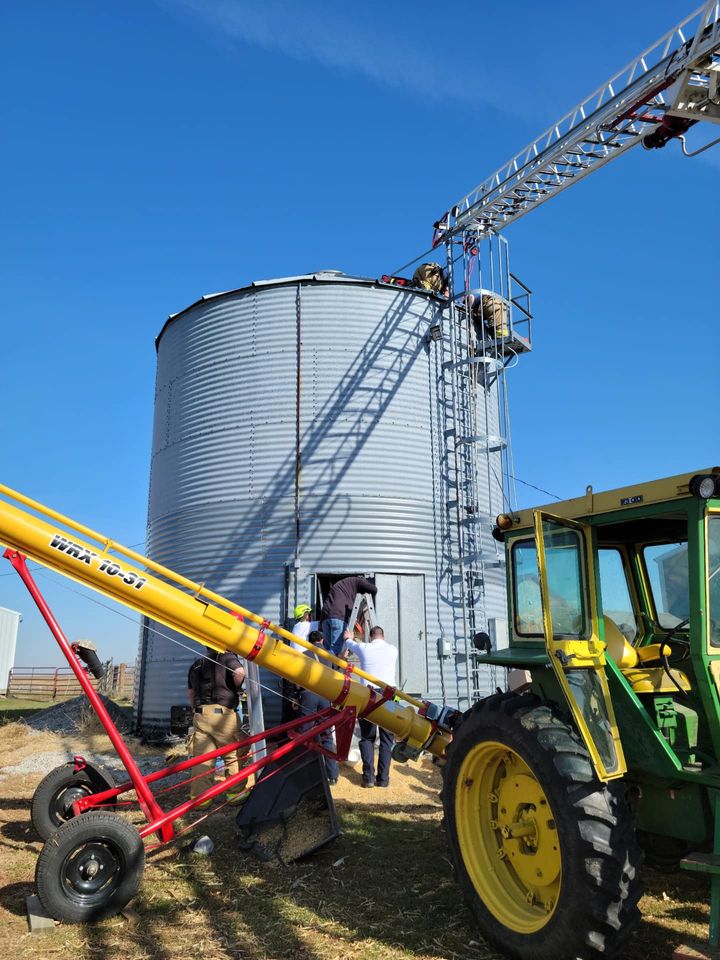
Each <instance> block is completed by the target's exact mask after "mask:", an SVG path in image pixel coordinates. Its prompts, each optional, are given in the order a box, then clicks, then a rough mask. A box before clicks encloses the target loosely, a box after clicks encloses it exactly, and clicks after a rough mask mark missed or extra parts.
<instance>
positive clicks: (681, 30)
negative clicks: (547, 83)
mask: <svg viewBox="0 0 720 960" xmlns="http://www.w3.org/2000/svg"><path fill="white" fill-rule="evenodd" d="M698 120H710V121H712V122H714V123H718V122H720V4H719V3H718V2H717V0H711V2H709V3H705V4H703V5H702V6H701V7H699V8H698V9H697V10H695V11H694V13H691V14H690V16H688V17H686V18H685V19H684V20H682V21H681V22H680V23H678V24H677V25H676V26H674V27H673V28H672V29H671V30H668V32H667V33H665V34H664V35H663V36H662V37H660V39H659V40H657V41H656V42H655V43H654V44H652V45H651V46H650V47H648V48H647V50H644V51H643V52H642V53H641V54H639V55H638V56H637V57H635V58H634V59H633V60H631V61H630V63H629V64H628V65H627V66H626V67H624V68H623V69H622V70H620V71H619V72H618V73H616V74H615V76H613V77H611V78H610V79H609V80H608V81H607V82H606V83H604V84H602V86H600V87H599V88H598V89H597V90H595V91H593V93H591V94H590V96H588V97H586V98H585V99H584V100H582V101H581V102H580V103H579V104H577V106H575V107H573V109H572V110H570V111H568V113H566V114H565V115H564V116H563V117H561V118H560V119H559V120H558V121H556V122H555V123H553V124H552V125H551V126H550V127H548V129H547V130H545V131H543V133H541V134H540V136H539V137H536V138H535V139H534V140H533V141H532V142H531V143H529V144H528V145H527V146H526V147H525V148H524V149H523V150H521V151H520V152H519V153H517V154H515V156H514V157H512V158H511V159H510V160H509V161H508V162H507V163H505V164H504V165H503V166H502V167H500V168H499V169H498V170H496V171H495V172H494V173H493V174H491V175H490V176H489V177H487V178H486V179H485V180H483V181H482V183H480V184H479V185H478V186H477V187H475V189H474V190H471V191H470V193H468V194H466V196H464V197H462V198H461V199H460V200H458V202H457V203H456V204H455V205H454V206H453V207H452V209H451V210H450V211H449V212H448V213H446V214H444V215H443V217H441V218H440V220H439V221H438V222H437V223H436V225H435V228H436V231H437V232H436V241H438V240H439V239H441V238H442V239H447V238H448V237H450V236H455V235H458V234H460V233H462V231H463V230H464V229H466V228H468V227H471V228H474V229H477V230H478V231H479V232H480V233H483V234H491V233H497V232H498V231H499V230H502V229H503V228H505V227H506V226H508V224H510V223H512V222H513V221H514V220H517V219H519V218H520V217H521V216H524V214H526V213H528V212H529V211H530V210H532V209H534V208H535V207H538V206H539V205H540V204H542V203H545V202H546V201H547V200H549V199H550V198H551V197H554V196H556V195H557V194H558V193H562V191H563V190H567V188H568V187H570V186H572V184H573V183H576V182H577V181H578V180H581V179H583V178H584V177H586V176H588V174H590V173H592V172H593V171H594V170H597V169H599V168H600V167H603V166H605V164H606V163H609V162H610V161H611V160H614V159H615V158H616V157H619V156H621V155H622V154H623V153H625V152H627V151H628V150H629V149H631V148H632V147H634V146H636V145H637V144H638V143H642V144H643V146H644V147H646V148H648V149H653V148H656V147H662V146H665V144H666V143H667V142H668V141H669V140H671V139H672V138H674V137H679V136H681V135H682V134H683V133H684V132H685V130H687V129H688V127H690V126H691V125H692V124H694V123H696V122H697V121H698Z"/></svg>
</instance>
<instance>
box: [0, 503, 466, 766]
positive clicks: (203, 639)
mask: <svg viewBox="0 0 720 960" xmlns="http://www.w3.org/2000/svg"><path fill="white" fill-rule="evenodd" d="M0 495H2V496H3V497H5V498H6V499H3V500H0V544H2V545H3V546H5V547H6V548H7V549H6V551H5V556H6V557H7V558H8V559H10V560H11V561H12V560H13V559H17V555H18V554H20V555H21V556H23V557H27V558H29V559H31V560H35V561H37V562H38V563H40V564H42V565H43V566H45V567H48V568H49V569H51V570H54V571H57V572H58V573H61V574H63V575H64V576H66V577H69V578H71V579H73V580H76V581H78V582H79V583H82V584H84V585H85V586H88V587H91V588H92V589H94V590H97V591H98V592H99V593H102V594H104V595H106V596H108V597H111V598H112V599H114V600H117V601H119V602H120V603H122V604H124V605H125V606H127V607H130V608H131V609H133V610H136V611H137V612H138V613H141V614H143V615H144V616H146V617H149V618H151V619H152V620H155V621H157V622H159V623H162V624H164V625H165V626H166V627H170V628H171V629H172V630H177V631H178V632H180V633H182V634H184V635H185V636H187V637H190V638H191V639H193V640H196V641H197V642H198V643H201V644H205V645H206V646H209V647H212V648H213V649H215V650H220V651H226V650H231V651H234V652H235V653H237V654H238V655H239V656H241V657H244V658H245V659H247V660H251V661H254V662H255V663H257V664H258V665H259V666H261V667H264V668H265V669H266V670H269V671H271V672H272V673H274V674H276V675H278V676H280V677H283V678H284V679H286V680H289V681H291V682H292V683H296V684H298V685H299V686H301V687H304V688H305V689H307V690H311V691H313V692H315V693H318V694H320V695H321V696H322V697H324V698H325V699H327V700H329V701H330V703H331V704H333V705H334V706H336V707H337V708H338V709H339V708H341V707H342V708H345V707H354V708H355V710H356V713H357V714H358V715H364V716H368V717H371V719H372V721H373V723H377V724H379V725H380V726H381V727H384V728H385V729H386V730H389V731H390V732H391V733H393V734H394V735H395V737H396V738H397V740H398V741H400V743H401V744H402V746H401V749H400V756H399V757H398V758H399V759H403V758H405V759H408V758H413V757H416V756H418V755H419V754H420V752H421V751H423V750H427V751H429V752H430V753H433V754H436V755H438V756H441V755H442V754H443V753H444V751H445V747H446V745H447V743H448V740H449V734H448V731H447V729H446V727H445V723H446V721H447V719H448V718H449V716H450V714H452V713H454V711H451V710H449V709H448V708H441V707H438V706H436V705H435V704H431V703H428V702H427V701H421V700H417V699H415V698H414V697H411V696H409V695H407V694H405V693H403V692H402V691H400V690H397V689H396V688H395V687H392V686H389V685H388V684H386V683H385V682H384V681H383V680H381V679H378V678H376V677H373V676H371V675H370V674H367V673H365V672H364V671H363V670H361V669H359V668H358V667H353V665H351V664H349V663H347V662H346V661H344V660H341V659H339V658H337V657H334V656H333V655H332V654H330V653H327V652H326V651H324V650H320V651H318V650H317V648H315V647H313V645H312V644H310V643H308V642H306V641H303V640H302V639H301V638H299V637H297V636H295V635H294V634H292V633H289V632H288V631H287V630H284V629H283V628H282V627H280V626H278V625H276V624H274V623H271V622H270V621H268V620H265V619H263V618H262V617H261V616H259V615H258V614H255V613H252V612H251V611H249V610H246V609H245V608H244V607H241V606H240V605H239V604H236V603H233V602H232V601H230V600H228V599H226V598H225V597H222V596H220V595H219V594H216V593H214V592H213V591H212V590H208V589H207V588H206V587H205V586H204V584H201V583H194V582H193V581H191V580H188V579H187V578H185V577H182V576H180V575H179V574H177V573H175V572H174V571H172V570H170V569H168V568H167V567H164V566H162V565H161V564H158V563H155V562H154V561H152V560H149V559H148V558H146V557H143V556H142V555H140V554H138V553H136V552H135V551H133V550H130V549H128V548H126V547H123V546H121V545H120V544H117V543H115V542H113V541H112V540H110V539H109V538H108V537H104V536H103V535H102V534H99V533H96V532H95V531H93V530H91V529H90V528H88V527H85V526H83V525H81V524H78V523H76V522H74V521H73V520H70V519H69V518H67V517H64V516H62V514H59V513H57V512H56V511H54V510H51V509H49V508H47V507H44V506H43V505H42V504H39V503H37V502H36V501H34V500H31V499H30V498H28V497H25V496H23V495H22V494H19V493H16V492H15V491H13V490H11V489H9V488H8V487H5V486H2V485H0ZM9 500H12V501H14V503H10V502H8V501H9ZM31 511H32V512H31ZM290 641H292V642H293V643H295V644H299V645H301V646H304V647H306V648H308V649H312V650H313V651H314V652H316V653H320V654H321V656H324V657H325V659H326V660H327V665H326V664H324V663H321V662H319V661H317V660H316V659H314V658H312V657H307V656H305V654H304V653H303V652H301V651H299V650H296V649H293V647H291V646H290ZM356 677H362V678H363V679H365V680H368V681H369V682H371V683H373V684H374V687H375V688H376V689H373V687H370V686H366V685H365V684H362V683H360V681H359V679H356ZM374 704H375V705H374Z"/></svg>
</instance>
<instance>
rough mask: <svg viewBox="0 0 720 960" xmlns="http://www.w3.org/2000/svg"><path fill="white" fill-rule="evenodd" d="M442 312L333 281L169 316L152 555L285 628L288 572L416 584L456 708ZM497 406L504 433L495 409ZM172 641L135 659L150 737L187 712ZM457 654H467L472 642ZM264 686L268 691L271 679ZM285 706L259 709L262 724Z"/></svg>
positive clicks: (433, 662)
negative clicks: (443, 579) (445, 580)
mask: <svg viewBox="0 0 720 960" xmlns="http://www.w3.org/2000/svg"><path fill="white" fill-rule="evenodd" d="M437 310H438V307H437V303H436V301H434V300H432V299H431V298H428V297H426V296H423V295H418V294H416V293H412V292H408V291H402V290H397V289H392V288H387V287H373V286H371V285H369V284H363V283H357V284H355V283H351V282H348V281H336V282H332V281H330V282H305V283H303V282H300V283H292V284H285V285H279V286H271V285H270V286H259V287H257V288H254V289H249V290H247V291H240V292H238V293H235V294H230V295H227V296H223V297H221V298H216V299H210V300H208V301H206V302H205V303H201V304H199V305H196V306H195V307H193V308H191V309H190V310H188V311H186V312H185V313H183V314H181V315H180V316H178V317H177V318H176V319H175V320H174V321H173V322H172V323H170V324H169V325H168V327H167V328H166V329H165V331H164V333H163V335H162V338H161V340H160V345H159V351H158V374H157V387H156V410H155V431H154V439H153V459H152V479H151V490H150V505H149V518H148V550H149V555H150V556H151V557H153V559H156V560H159V561H160V562H162V563H166V564H167V565H168V566H170V567H172V568H174V569H176V570H178V571H179V572H181V573H183V574H185V575H186V576H188V577H191V578H193V579H195V580H199V581H203V582H205V583H207V585H208V586H210V587H211V588H212V589H215V590H217V591H219V592H220V593H222V594H225V595H227V596H229V597H230V598H232V599H234V600H236V601H238V602H239V603H241V604H243V605H244V606H246V607H248V608H250V609H252V610H254V611H255V612H257V613H261V614H263V615H264V616H267V617H268V618H270V619H273V620H275V621H278V620H279V621H280V622H282V621H283V620H284V618H285V616H286V613H287V598H286V596H285V590H286V571H287V568H288V566H292V567H293V569H296V570H297V573H298V576H299V578H302V576H303V574H304V573H307V574H310V573H314V572H331V571H337V572H346V571H361V570H362V571H371V570H372V571H377V572H383V573H403V574H413V573H420V574H423V575H424V577H425V593H426V621H427V659H428V687H429V689H428V691H427V692H428V694H429V696H431V697H433V698H435V699H441V697H442V696H443V692H444V695H445V698H446V699H447V701H448V702H450V703H455V702H457V701H458V699H459V698H462V697H463V696H464V690H465V686H464V684H465V680H464V675H465V672H466V664H465V661H464V658H463V657H462V655H459V656H458V657H455V656H453V657H452V658H451V659H450V660H449V661H445V662H444V663H443V662H442V661H440V660H439V658H438V654H437V640H438V637H439V636H440V634H441V632H445V633H446V634H448V633H450V634H451V633H452V630H453V618H452V614H451V611H450V609H449V608H448V606H447V603H446V602H445V600H444V599H443V598H442V597H441V596H439V595H438V591H437V575H438V569H439V563H440V559H439V551H441V542H440V541H441V535H442V523H443V511H444V508H445V505H444V501H445V499H447V493H446V492H445V491H443V490H442V484H441V480H440V477H439V474H438V463H439V459H440V451H439V445H440V444H442V443H444V442H445V441H444V438H443V436H442V432H441V431H440V430H439V429H438V402H439V399H438V390H437V382H438V377H439V376H442V375H444V373H443V368H442V361H443V356H442V347H441V348H440V349H438V348H437V346H436V345H433V344H430V345H429V344H428V343H427V341H426V340H425V334H426V333H427V330H428V327H429V325H430V322H431V320H432V319H433V318H434V317H435V315H436V311H437ZM298 335H299V340H298ZM298 342H299V343H300V370H301V389H300V406H299V410H298V407H297V391H296V386H297V361H298V354H297V345H298ZM490 396H491V404H490V406H491V414H492V416H494V417H495V419H497V402H496V400H495V399H493V398H495V397H496V391H494V390H493V389H491V391H490ZM298 413H299V422H298V420H297V417H298ZM298 429H299V435H300V452H301V462H302V470H301V473H300V478H299V485H298V499H297V503H296V496H295V494H296V488H295V483H296V430H298ZM497 469H498V475H499V467H498V468H497ZM296 506H297V509H298V515H297V516H296ZM296 522H297V524H298V528H299V531H300V540H299V544H298V550H297V554H296V539H295V531H296ZM488 539H489V543H488V549H489V550H490V551H491V552H492V555H493V556H495V541H493V540H492V539H490V538H488ZM495 580H496V581H497V584H500V585H501V586H500V589H497V588H496V585H495V583H494V581H493V579H492V576H489V578H488V580H487V583H488V600H489V602H490V604H491V606H492V608H493V609H492V611H491V615H495V616H502V615H504V588H503V587H502V584H503V577H502V573H500V574H499V575H495ZM291 600H292V598H291ZM167 634H168V631H167V630H165V629H164V628H161V629H160V630H153V629H150V630H148V631H146V632H145V635H144V638H143V641H142V643H143V649H142V653H141V659H142V664H143V666H142V679H141V681H140V689H139V691H138V694H139V696H138V701H137V703H138V710H139V715H140V717H139V719H140V722H141V724H142V725H143V726H146V727H147V726H153V725H158V726H162V725H163V724H164V723H166V722H167V716H168V715H169V709H170V706H171V705H172V704H173V703H178V702H183V700H184V698H185V691H186V672H187V667H188V665H189V662H190V661H191V660H192V658H193V654H192V653H190V652H188V651H186V650H183V649H182V648H180V647H177V646H176V645H175V644H173V643H172V642H171V641H170V640H169V639H167ZM179 639H181V640H182V641H183V642H184V643H186V644H188V645H189V646H193V645H192V644H191V643H190V642H189V641H186V640H184V639H183V638H179ZM454 640H455V643H456V646H457V650H458V654H462V650H463V643H464V638H454ZM441 667H443V676H442V677H441V675H440V670H441ZM263 679H264V681H265V682H266V683H268V685H270V686H272V687H273V688H274V689H277V681H276V679H275V678H272V677H268V676H267V675H265V676H264V677H263ZM491 682H492V681H491V678H490V677H489V676H488V682H487V687H488V689H490V686H491ZM277 699H278V698H276V697H272V696H268V697H267V698H266V718H269V719H270V720H273V719H275V718H277V715H278V712H279V704H278V702H277Z"/></svg>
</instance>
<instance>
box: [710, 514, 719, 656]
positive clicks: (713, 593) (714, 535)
mask: <svg viewBox="0 0 720 960" xmlns="http://www.w3.org/2000/svg"><path fill="white" fill-rule="evenodd" d="M708 597H709V611H708V620H709V622H710V643H711V644H712V646H713V647H720V516H717V515H714V516H711V517H709V518H708Z"/></svg>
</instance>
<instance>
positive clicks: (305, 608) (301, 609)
mask: <svg viewBox="0 0 720 960" xmlns="http://www.w3.org/2000/svg"><path fill="white" fill-rule="evenodd" d="M311 616H312V607H311V606H309V604H307V603H299V604H298V605H297V606H296V607H295V626H294V627H293V628H292V632H293V633H294V634H295V636H296V637H301V638H302V639H303V640H307V638H308V635H309V633H310V631H311V630H317V629H318V622H317V620H311V619H310V617H311ZM290 646H291V647H294V649H295V650H301V651H303V652H305V650H306V649H307V648H306V647H303V646H302V645H301V644H299V643H293V642H292V640H291V641H290Z"/></svg>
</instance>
